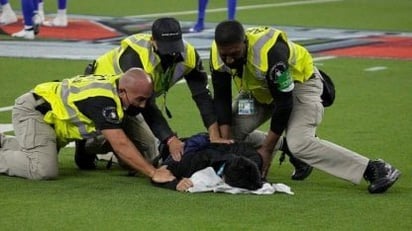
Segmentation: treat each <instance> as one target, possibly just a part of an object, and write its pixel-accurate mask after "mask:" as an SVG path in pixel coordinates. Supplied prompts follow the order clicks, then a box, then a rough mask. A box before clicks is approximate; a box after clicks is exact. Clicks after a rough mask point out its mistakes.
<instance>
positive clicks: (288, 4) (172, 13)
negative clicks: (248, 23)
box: [125, 0, 343, 18]
mask: <svg viewBox="0 0 412 231" xmlns="http://www.w3.org/2000/svg"><path fill="white" fill-rule="evenodd" d="M341 1H343V0H312V1H295V2H283V3H268V4H260V5H247V6H238V7H236V10H250V9H260V8H270V7H284V6H296V5H308V4H317V3H329V2H341ZM226 11H227V8H215V9H208V10H207V12H226ZM191 14H197V10H188V11H177V12H166V13H155V14H141V15H131V16H126V17H125V18H136V17H138V18H152V17H162V16H176V15H191Z"/></svg>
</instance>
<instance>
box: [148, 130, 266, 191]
mask: <svg viewBox="0 0 412 231" xmlns="http://www.w3.org/2000/svg"><path fill="white" fill-rule="evenodd" d="M183 141H184V143H185V147H184V155H182V159H181V160H180V161H175V160H173V158H172V157H171V156H170V154H169V153H168V149H167V148H162V147H160V151H161V154H162V158H163V159H164V161H163V163H162V164H161V165H163V166H167V169H168V170H170V171H171V172H172V174H173V175H174V176H175V177H176V179H174V180H173V181H169V182H166V183H156V182H152V183H153V184H154V185H156V186H159V187H163V188H168V189H172V190H177V191H180V192H185V191H187V190H188V189H189V188H190V187H193V182H192V181H191V180H190V179H189V178H190V177H191V176H192V174H193V173H195V172H197V171H199V170H202V169H204V168H206V167H212V168H213V169H214V170H215V172H216V174H217V175H219V176H220V177H222V179H223V181H224V182H225V183H226V184H228V185H230V186H232V187H238V188H244V189H249V190H256V189H259V188H261V187H262V185H263V181H262V174H261V172H260V169H261V167H262V159H261V157H260V155H259V154H258V152H257V151H256V150H255V149H254V148H253V147H252V146H250V145H249V144H247V143H233V144H224V143H210V141H209V137H208V135H207V134H197V135H194V136H192V137H190V138H188V139H183Z"/></svg>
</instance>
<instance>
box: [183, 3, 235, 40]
mask: <svg viewBox="0 0 412 231" xmlns="http://www.w3.org/2000/svg"><path fill="white" fill-rule="evenodd" d="M208 2H209V1H208V0H199V2H198V9H197V10H198V13H197V21H196V24H195V25H194V26H193V27H192V28H190V32H201V31H202V30H203V29H204V28H205V14H206V8H207V3H208ZM236 4H237V0H227V19H229V20H234V19H235V15H236Z"/></svg>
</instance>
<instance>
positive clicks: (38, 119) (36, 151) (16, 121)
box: [0, 93, 58, 180]
mask: <svg viewBox="0 0 412 231" xmlns="http://www.w3.org/2000/svg"><path fill="white" fill-rule="evenodd" d="M43 102H44V101H42V100H38V101H36V100H34V97H33V94H32V93H26V94H24V95H22V96H20V97H19V98H17V99H16V102H15V105H14V107H13V111H12V121H13V127H14V133H15V136H14V137H12V136H7V137H6V138H5V139H4V141H3V142H2V147H1V149H0V173H5V174H7V175H9V176H18V177H23V178H27V179H33V180H42V179H53V178H56V177H57V175H58V161H57V146H56V134H55V132H54V129H53V128H52V127H51V126H50V125H48V124H46V123H45V122H44V121H43V115H42V114H41V113H40V112H38V111H37V110H35V109H34V108H35V107H36V106H37V105H39V104H41V103H43Z"/></svg>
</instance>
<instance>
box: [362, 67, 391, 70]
mask: <svg viewBox="0 0 412 231" xmlns="http://www.w3.org/2000/svg"><path fill="white" fill-rule="evenodd" d="M386 69H388V68H387V67H384V66H377V67H370V68H366V69H365V71H382V70H386Z"/></svg>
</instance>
